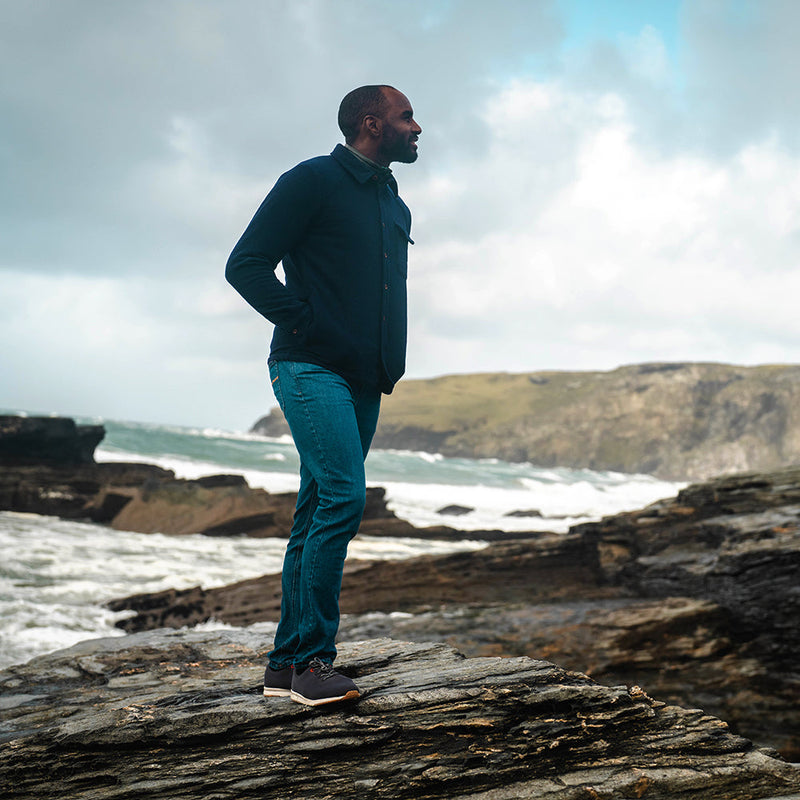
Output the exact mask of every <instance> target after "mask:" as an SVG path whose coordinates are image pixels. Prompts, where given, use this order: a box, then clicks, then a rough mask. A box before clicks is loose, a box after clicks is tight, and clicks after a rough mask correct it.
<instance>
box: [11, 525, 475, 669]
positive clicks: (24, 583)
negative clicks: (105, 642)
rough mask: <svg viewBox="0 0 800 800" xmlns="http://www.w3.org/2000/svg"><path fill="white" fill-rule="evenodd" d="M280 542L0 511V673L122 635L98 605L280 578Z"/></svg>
mask: <svg viewBox="0 0 800 800" xmlns="http://www.w3.org/2000/svg"><path fill="white" fill-rule="evenodd" d="M482 546H484V545H483V543H481V542H469V541H466V542H436V541H434V542H429V541H423V540H419V539H389V538H386V539H383V538H380V537H357V538H356V539H355V540H354V541H353V542H351V544H350V549H349V556H350V557H351V558H358V559H398V558H409V557H412V556H416V555H420V554H423V553H447V552H453V551H456V550H473V549H476V548H479V547H482ZM285 547H286V541H285V540H284V539H254V538H248V537H231V538H227V537H226V538H222V537H209V536H201V535H193V536H165V535H163V534H158V533H154V534H145V533H131V532H128V531H116V530H112V529H111V528H106V527H104V526H101V525H94V524H91V523H84V522H74V521H69V520H62V519H57V518H54V517H42V516H38V515H35V514H16V513H12V512H0V551H2V552H3V553H4V560H3V563H2V565H0V668H2V667H5V666H8V665H10V664H14V663H19V662H21V661H26V660H28V659H29V658H32V657H34V656H36V655H39V654H41V653H46V652H50V651H52V650H54V649H59V648H62V647H69V646H71V645H73V644H75V643H76V642H78V641H81V640H83V639H92V638H98V637H103V636H115V635H122V631H121V630H119V629H118V628H115V627H114V624H115V622H117V621H118V620H120V619H121V618H124V617H125V616H129V614H128V613H127V612H123V613H122V614H116V613H113V612H111V611H109V610H108V609H107V608H105V607H104V606H103V603H105V602H107V601H108V600H111V599H114V598H120V597H127V596H129V595H132V594H139V593H142V592H158V591H163V590H165V589H170V588H175V589H186V588H189V587H192V586H198V585H199V586H203V587H205V588H210V587H212V586H223V585H226V584H230V583H235V582H236V581H240V580H244V579H246V578H253V577H257V576H259V575H265V574H271V573H277V572H280V569H281V565H282V563H283V554H284V550H285Z"/></svg>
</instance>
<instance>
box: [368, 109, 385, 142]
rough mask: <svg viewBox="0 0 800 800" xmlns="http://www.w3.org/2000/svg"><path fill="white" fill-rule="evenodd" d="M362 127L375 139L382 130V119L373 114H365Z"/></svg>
mask: <svg viewBox="0 0 800 800" xmlns="http://www.w3.org/2000/svg"><path fill="white" fill-rule="evenodd" d="M363 127H364V130H366V132H367V133H368V134H369V135H370V136H372V137H374V138H376V139H377V138H379V137H380V135H381V133H382V132H383V120H381V118H380V117H376V116H374V115H373V114H367V116H366V117H364V122H363Z"/></svg>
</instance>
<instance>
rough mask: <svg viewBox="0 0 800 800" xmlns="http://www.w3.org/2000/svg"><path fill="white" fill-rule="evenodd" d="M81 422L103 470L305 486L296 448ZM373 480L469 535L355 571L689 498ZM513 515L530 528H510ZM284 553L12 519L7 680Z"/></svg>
mask: <svg viewBox="0 0 800 800" xmlns="http://www.w3.org/2000/svg"><path fill="white" fill-rule="evenodd" d="M13 413H22V412H18V411H17V412H13ZM76 421H77V422H78V423H84V424H102V425H103V426H104V427H105V430H106V435H105V438H104V439H103V441H102V442H101V444H100V445H99V447H98V448H97V450H96V451H95V458H96V460H97V461H100V462H102V461H125V462H131V461H135V462H145V463H150V464H157V465H158V466H161V467H165V468H167V469H171V470H173V471H174V472H175V474H176V476H177V477H179V478H197V477H200V476H204V475H214V474H219V473H225V474H239V475H243V476H244V477H245V478H246V479H247V481H248V483H249V484H250V486H252V487H261V488H264V489H266V490H267V491H269V492H286V491H292V490H296V489H297V486H298V477H297V476H298V467H299V461H298V456H297V452H296V451H295V448H294V445H293V444H292V441H291V439H290V438H289V437H285V438H278V439H269V438H264V437H262V436H257V435H254V434H250V433H246V432H236V431H227V430H217V429H213V428H197V427H180V426H175V425H157V424H151V423H141V422H125V421H119V420H111V419H98V418H76ZM366 466H367V482H368V485H370V486H382V487H384V488H385V489H386V496H387V500H388V505H389V508H391V510H392V511H394V512H395V513H396V514H397V515H398V516H399V517H401V518H404V519H406V520H408V521H409V522H411V523H413V524H414V525H416V526H429V525H442V524H446V525H449V526H450V527H453V528H457V529H459V530H462V531H463V532H464V538H463V539H462V540H460V541H455V542H454V541H447V542H445V541H437V540H428V539H411V538H409V539H397V538H389V537H387V538H381V537H369V536H361V535H359V536H357V537H356V538H355V539H354V540H353V541H352V542H351V544H350V549H349V552H348V557H352V558H366V559H389V558H411V557H413V556H416V555H420V554H425V553H433V554H436V553H448V552H453V551H456V550H476V549H478V548H481V547H484V546H485V543H484V542H482V541H480V539H479V538H477V536H476V535H475V533H474V532H475V531H480V530H502V531H508V532H510V533H512V532H514V531H553V532H557V533H563V532H566V531H567V530H568V529H569V527H570V526H571V525H574V524H576V523H579V522H587V521H591V520H596V519H599V518H601V517H603V516H605V515H608V514H614V513H618V512H620V511H624V510H632V509H636V508H641V507H643V506H645V505H647V504H649V503H651V502H654V501H655V500H659V499H662V498H665V497H672V496H674V495H675V494H676V492H677V491H678V490H679V489H681V488H682V487H683V485H684V484H678V483H670V482H665V481H661V480H658V479H656V478H654V477H652V476H648V475H630V474H622V473H618V472H597V471H592V470H585V469H578V470H576V469H555V468H542V467H537V466H534V465H533V464H529V463H508V462H505V461H500V460H498V459H480V460H475V459H468V458H445V457H444V456H442V455H439V454H434V453H422V452H411V451H403V450H373V451H372V452H371V453H370V455H369V457H368V458H367V465H366ZM447 506H460V507H461V509H462V513H461V514H460V515H459V516H449V515H443V514H442V513H440V511H441V510H442V509H443V508H446V507H447ZM464 509H468V510H467V511H464ZM512 512H527V514H526V515H525V516H520V515H513V516H509V514H512ZM470 532H473V533H472V536H471V535H470ZM284 546H285V541H284V540H280V539H250V538H247V537H246V536H240V537H230V538H220V537H207V536H202V535H196V536H167V535H162V534H158V533H153V534H143V533H134V532H126V531H116V530H112V529H110V528H107V527H104V526H102V525H96V524H92V523H89V522H78V521H72V520H63V519H58V518H55V517H44V516H39V515H35V514H18V513H13V512H0V554H1V555H0V669H3V668H6V667H8V666H10V665H13V664H18V663H23V662H25V661H28V660H29V659H31V658H33V657H35V656H37V655H41V654H44V653H47V652H51V651H53V650H57V649H61V648H64V647H69V646H71V645H73V644H75V643H77V642H78V641H81V640H83V639H93V638H99V637H105V636H122V635H124V633H123V632H122V631H121V630H120V629H119V628H117V627H115V623H116V622H118V621H119V620H120V619H122V618H124V617H125V616H126V614H129V613H130V612H121V613H112V612H111V611H109V610H108V609H107V608H106V607H105V605H104V604H105V603H106V602H107V601H108V600H111V599H113V598H119V597H126V596H128V595H132V594H137V593H140V592H153V591H160V590H163V589H168V588H176V589H183V588H188V587H191V586H198V585H199V586H203V587H205V588H210V587H213V586H222V585H225V584H228V583H233V582H235V581H239V580H243V579H245V578H252V577H256V576H258V575H264V574H268V573H275V572H279V571H280V568H281V561H282V556H283V549H284ZM207 625H208V626H209V627H213V626H214V625H215V623H214V622H213V621H212V622H210V623H207ZM220 627H222V626H220Z"/></svg>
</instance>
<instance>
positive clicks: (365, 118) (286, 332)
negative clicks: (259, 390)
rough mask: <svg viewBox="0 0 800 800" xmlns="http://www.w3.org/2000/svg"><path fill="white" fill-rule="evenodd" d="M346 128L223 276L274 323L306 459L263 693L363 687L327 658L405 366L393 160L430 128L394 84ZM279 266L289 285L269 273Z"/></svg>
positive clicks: (268, 211) (283, 383)
mask: <svg viewBox="0 0 800 800" xmlns="http://www.w3.org/2000/svg"><path fill="white" fill-rule="evenodd" d="M339 127H340V128H341V130H342V133H343V134H344V137H345V144H344V145H341V144H339V145H337V146H336V148H335V149H334V150H333V152H332V153H331V154H330V155H329V156H320V157H318V158H312V159H310V160H309V161H304V162H303V163H301V164H299V165H298V166H296V167H294V168H293V169H291V170H290V171H289V172H287V173H285V174H284V175H282V176H281V177H280V179H279V180H278V182H277V183H276V184H275V186H274V187H273V189H272V191H271V192H270V193H269V194H268V195H267V197H266V199H265V200H264V202H263V203H262V204H261V207H260V208H259V209H258V211H257V212H256V215H255V216H254V217H253V220H252V221H251V222H250V225H249V226H248V228H247V230H246V231H245V232H244V234H243V235H242V238H241V239H240V240H239V242H238V243H237V245H236V247H235V248H234V250H233V252H232V253H231V256H230V258H229V259H228V265H227V269H226V273H225V275H226V278H227V279H228V281H229V282H230V283H231V284H232V285H233V286H234V287H235V288H236V290H237V291H238V292H239V293H240V294H241V295H242V296H243V297H244V299H245V300H247V302H248V303H250V305H251V306H253V308H255V309H256V311H258V312H259V313H260V314H262V315H263V316H265V317H266V318H267V319H268V320H269V321H270V322H272V323H273V324H274V325H275V331H274V334H273V337H272V346H271V349H270V356H269V360H268V365H269V373H270V379H271V381H272V387H273V391H274V392H275V397H276V399H277V401H278V404H279V405H280V407H281V409H282V410H283V412H284V415H285V417H286V420H287V422H288V423H289V427H290V429H291V431H292V437H293V438H294V442H295V445H296V447H297V451H298V453H299V454H300V490H299V492H298V495H297V507H296V509H295V515H294V522H293V525H292V530H291V534H290V537H289V542H288V544H287V547H286V555H285V558H284V562H283V573H282V581H281V585H282V600H281V619H280V623H279V625H278V629H277V631H276V634H275V642H274V647H273V650H272V651H271V652H270V654H269V664H268V666H267V668H266V670H265V675H264V694H265V695H266V696H286V695H289V696H290V697H291V699H292V700H295V701H296V702H299V703H304V704H306V705H320V704H323V703H331V702H336V701H340V700H347V699H353V698H356V697H358V696H359V691H358V688H357V687H356V685H355V683H354V682H353V681H352V680H351V679H350V678H348V677H346V676H345V675H342V674H340V673H338V672H336V671H335V670H334V669H333V666H332V664H333V661H334V659H335V657H336V647H335V645H334V640H335V637H336V632H337V630H338V627H339V591H340V588H341V582H342V568H343V564H344V559H345V556H346V555H347V545H348V543H349V541H350V539H351V538H352V537H353V536H355V534H356V532H357V531H358V526H359V524H360V522H361V516H362V514H363V512H364V504H365V500H366V481H365V475H364V459H365V458H366V456H367V451H368V450H369V446H370V443H371V441H372V436H373V433H374V432H375V426H376V424H377V421H378V411H379V408H380V398H381V393H386V394H388V393H390V392H391V391H392V388H393V387H394V384H395V383H396V382H397V381H398V380H399V378H400V376H401V375H402V374H403V372H404V371H405V350H406V273H407V250H408V244H409V243H412V244H413V242H412V240H411V238H410V236H409V233H410V229H411V214H410V212H409V210H408V207H407V206H406V205H405V203H404V202H403V201H402V200H401V199H400V197H399V196H398V193H397V183H396V182H395V180H394V178H393V177H392V172H391V170H390V169H389V164H391V163H392V162H395V161H399V162H402V163H412V162H413V161H416V158H417V144H416V141H417V138H418V137H419V135H420V133H422V129H421V128H420V127H419V125H417V123H416V122H415V121H414V112H413V110H412V108H411V104H410V103H409V101H408V99H407V98H406V97H405V95H403V94H402V93H401V92H399V91H398V90H397V89H394V88H393V87H391V86H362V87H360V88H359V89H355V90H353V91H352V92H350V93H349V94H348V95H347V96H346V97H345V98H344V99H343V100H342V103H341V105H340V107H339ZM280 261H282V262H283V270H284V275H285V283H281V282H280V281H279V280H278V278H277V276H276V274H275V269H276V267H277V265H278V262H280Z"/></svg>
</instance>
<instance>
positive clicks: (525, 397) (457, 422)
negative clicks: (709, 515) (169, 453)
mask: <svg viewBox="0 0 800 800" xmlns="http://www.w3.org/2000/svg"><path fill="white" fill-rule="evenodd" d="M283 424H284V425H285V423H283ZM253 430H254V431H255V432H262V433H264V434H266V435H278V432H280V433H283V432H288V428H286V429H284V428H282V425H281V414H280V412H279V411H278V410H275V411H273V412H272V413H271V414H270V415H269V416H268V417H267V418H265V419H262V420H259V421H258V422H257V423H256V425H255V426H254V428H253ZM373 447H384V448H395V449H405V450H424V451H428V452H431V453H442V454H444V455H448V456H465V457H471V458H486V457H494V458H503V459H505V460H507V461H530V462H531V463H533V464H537V465H540V466H545V467H550V466H558V467H575V468H589V469H596V470H616V471H620V472H639V473H650V474H653V475H657V476H658V477H660V478H665V479H667V480H678V481H684V480H703V479H706V478H709V477H711V476H714V475H719V474H722V473H727V472H736V471H744V470H751V471H752V470H759V471H762V470H773V469H777V468H780V467H783V466H788V465H791V464H797V463H800V366H796V365H783V366H781V365H777V366H759V367H739V366H731V365H726V364H637V365H633V366H627V367H620V368H619V369H615V370H613V371H611V372H542V373H534V374H519V375H512V374H506V373H502V374H483V375H450V376H446V377H443V378H436V379H433V380H416V381H415V380H406V381H402V382H401V383H400V384H398V386H397V388H396V390H395V391H394V392H393V394H392V395H390V396H389V397H387V398H385V400H384V402H383V406H382V410H381V419H380V422H379V425H378V430H377V431H376V434H375V438H374V440H373Z"/></svg>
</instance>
